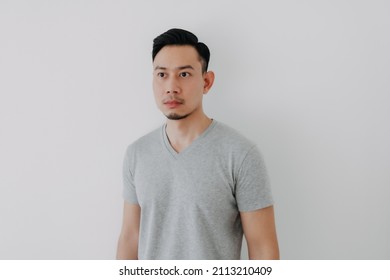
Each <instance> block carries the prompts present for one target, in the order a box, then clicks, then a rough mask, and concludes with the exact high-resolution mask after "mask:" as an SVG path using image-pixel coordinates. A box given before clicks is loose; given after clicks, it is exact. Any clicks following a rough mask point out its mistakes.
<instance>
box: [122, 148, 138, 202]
mask: <svg viewBox="0 0 390 280" xmlns="http://www.w3.org/2000/svg"><path fill="white" fill-rule="evenodd" d="M129 151H130V147H129V148H128V149H127V150H126V154H125V158H124V160H123V199H124V200H125V201H127V202H128V203H130V204H138V199H137V193H136V191H135V185H134V180H133V174H132V173H131V169H130V160H131V156H130V154H129Z"/></svg>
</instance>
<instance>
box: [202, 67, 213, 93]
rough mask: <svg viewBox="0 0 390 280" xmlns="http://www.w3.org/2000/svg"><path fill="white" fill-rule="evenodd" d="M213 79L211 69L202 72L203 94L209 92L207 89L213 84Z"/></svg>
mask: <svg viewBox="0 0 390 280" xmlns="http://www.w3.org/2000/svg"><path fill="white" fill-rule="evenodd" d="M214 79H215V75H214V72H213V71H208V72H206V73H204V74H203V81H204V86H203V94H206V93H208V92H209V90H210V89H211V87H212V86H213V83H214Z"/></svg>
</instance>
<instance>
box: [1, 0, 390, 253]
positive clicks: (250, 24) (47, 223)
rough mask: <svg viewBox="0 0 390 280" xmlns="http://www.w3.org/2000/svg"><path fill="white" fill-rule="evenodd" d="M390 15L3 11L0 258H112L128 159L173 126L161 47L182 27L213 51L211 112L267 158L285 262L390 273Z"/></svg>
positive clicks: (383, 5)
mask: <svg viewBox="0 0 390 280" xmlns="http://www.w3.org/2000/svg"><path fill="white" fill-rule="evenodd" d="M389 12H390V4H389V2H388V1H377V0H374V1H345V0H344V1H343V0H338V1H303V0H298V1H288V0H285V1H244V0H243V1H210V0H207V1H204V0H201V1H200V0H197V1H173V0H169V1H145V0H142V1H141V0H139V1H124V0H121V1H112V0H110V1H109V0H106V1H103V0H98V1H96V0H94V1H93V0H88V1H87V0H84V1H79V0H77V1H76V0H74V1H69V0H67V1H66V0H64V1H49V0H47V1H44V0H35V1H27V0H26V1H18V0H12V1H5V0H0V94H1V97H0V98H1V99H0V134H1V135H0V141H1V142H0V143H1V145H0V227H1V228H0V259H113V258H115V251H116V242H117V238H118V235H119V231H120V226H121V219H122V203H123V200H122V197H121V192H122V177H121V176H122V173H121V172H122V160H123V156H124V152H125V149H126V147H127V145H128V144H130V143H131V142H132V141H134V140H136V139H137V138H138V137H140V136H142V135H143V134H145V133H147V132H149V131H150V130H152V129H154V128H156V127H157V126H160V125H161V124H162V123H163V122H164V118H163V117H162V115H161V113H160V112H159V111H158V110H157V108H156V106H155V103H154V99H153V95H152V87H151V78H152V68H151V47H152V40H153V38H154V37H156V36H157V35H159V34H161V33H162V32H165V31H166V30H167V29H169V28H171V27H180V28H184V29H188V30H191V31H192V32H194V33H195V34H196V35H197V36H198V37H199V39H200V40H201V41H204V42H206V43H207V44H208V46H209V47H210V49H211V62H210V69H212V70H214V71H215V73H216V82H215V85H214V87H213V89H212V90H211V91H210V92H209V94H208V95H207V96H206V97H205V99H204V104H205V111H206V113H207V114H208V115H209V116H210V117H212V118H215V119H217V120H219V121H221V122H224V123H226V124H228V125H230V126H232V127H234V128H236V129H237V130H239V131H241V132H242V133H243V134H244V135H246V136H247V137H248V138H250V139H252V140H253V141H255V142H256V143H258V146H259V148H260V150H261V151H262V153H263V155H264V157H265V160H266V163H267V168H268V171H269V173H270V177H271V182H272V186H273V193H274V196H275V200H276V205H275V210H276V219H277V229H278V238H279V243H280V250H281V257H282V258H283V259H390V241H389V236H390V203H389V198H390V189H389V187H390V170H389V158H390V145H389V143H390V125H389V119H390V110H389V109H390V106H389V105H390V104H389V103H390V79H389V78H390V52H389V50H390V36H389V34H390V17H389ZM216 144H217V143H216ZM245 254H246V252H245V249H244V251H243V255H245Z"/></svg>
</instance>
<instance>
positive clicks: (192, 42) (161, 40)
mask: <svg viewBox="0 0 390 280" xmlns="http://www.w3.org/2000/svg"><path fill="white" fill-rule="evenodd" d="M169 45H173V46H193V47H194V48H195V50H196V51H197V52H198V54H199V59H200V62H201V64H202V72H203V73H205V72H207V68H208V65H209V60H210V50H209V48H208V47H207V46H206V44H204V43H202V42H199V41H198V37H196V36H195V35H194V34H193V33H191V32H189V31H187V30H183V29H178V28H172V29H169V30H168V31H167V32H165V33H163V34H161V35H159V36H157V37H156V38H155V39H154V40H153V52H152V60H153V61H154V58H155V57H156V55H157V53H158V52H159V51H160V50H161V49H162V48H163V47H165V46H169Z"/></svg>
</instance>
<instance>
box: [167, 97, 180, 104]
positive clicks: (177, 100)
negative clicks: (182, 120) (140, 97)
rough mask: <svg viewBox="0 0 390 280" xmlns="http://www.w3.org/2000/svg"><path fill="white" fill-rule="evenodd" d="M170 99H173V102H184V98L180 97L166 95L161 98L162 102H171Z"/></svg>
mask: <svg viewBox="0 0 390 280" xmlns="http://www.w3.org/2000/svg"><path fill="white" fill-rule="evenodd" d="M172 101H175V102H177V103H181V104H183V103H184V99H181V98H178V97H167V98H165V99H163V103H167V102H172Z"/></svg>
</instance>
